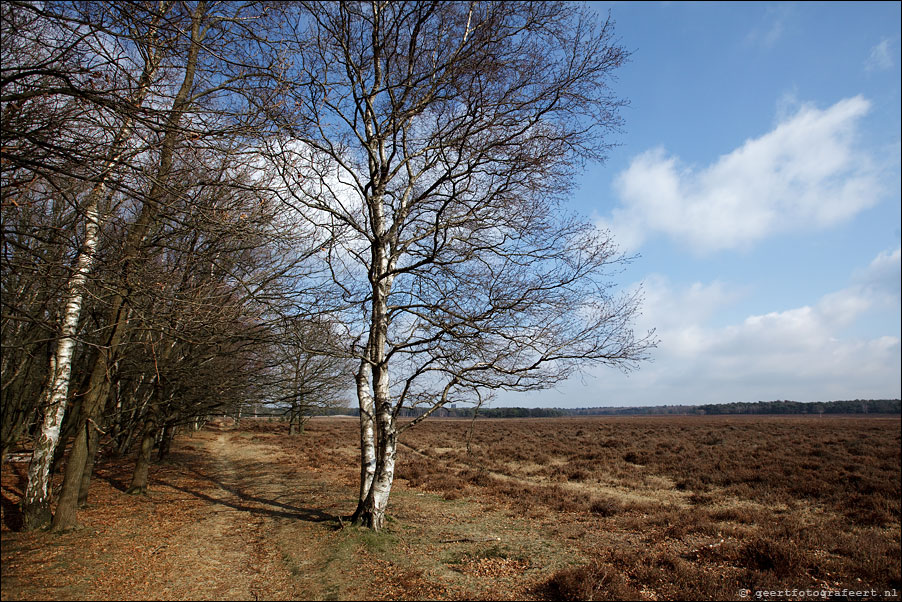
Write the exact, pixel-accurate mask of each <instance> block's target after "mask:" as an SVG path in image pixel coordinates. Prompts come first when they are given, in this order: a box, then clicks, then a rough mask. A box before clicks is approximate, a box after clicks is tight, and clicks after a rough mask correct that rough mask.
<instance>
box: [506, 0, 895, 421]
mask: <svg viewBox="0 0 902 602" xmlns="http://www.w3.org/2000/svg"><path fill="white" fill-rule="evenodd" d="M591 6H592V8H594V9H595V10H597V11H598V12H599V14H601V15H604V14H606V13H607V11H608V10H609V9H610V11H611V15H612V17H613V19H614V20H615V21H616V33H617V36H618V37H619V39H620V41H621V44H622V45H623V46H624V47H626V48H627V49H629V50H631V51H632V57H631V61H630V62H629V64H627V65H626V66H624V67H622V68H621V69H620V70H619V73H618V79H617V81H616V82H615V83H614V89H615V91H616V92H617V93H618V94H619V95H621V96H623V97H626V98H628V99H629V100H630V106H629V107H628V108H627V109H625V110H624V111H623V117H624V118H625V122H626V123H625V128H624V131H623V132H622V133H621V134H620V135H619V136H617V138H616V139H615V140H614V141H616V142H618V143H619V146H618V147H616V148H615V149H613V150H612V152H611V153H610V155H609V159H608V161H607V163H606V164H605V165H603V166H589V167H588V168H587V171H586V173H585V174H584V176H583V177H582V178H581V179H580V180H579V183H578V184H579V185H578V190H576V191H575V192H574V195H573V199H572V206H573V209H574V210H576V211H578V212H580V213H582V214H583V215H585V216H586V217H587V218H589V219H591V220H593V221H595V222H596V223H598V224H599V225H600V226H602V227H606V228H610V230H611V232H612V234H613V235H614V237H615V239H616V240H617V242H618V243H619V244H620V245H621V247H622V248H623V249H624V250H626V251H628V252H631V253H638V254H639V255H640V258H639V259H638V260H637V261H635V262H634V263H633V264H632V265H631V266H630V267H629V269H628V270H627V271H626V273H625V274H623V275H622V276H621V283H622V286H623V287H624V288H632V287H637V286H641V287H642V289H643V291H644V295H645V302H644V305H643V315H642V317H641V320H640V322H639V324H637V327H638V329H639V330H643V331H644V330H645V329H647V328H656V329H657V334H658V336H659V338H660V341H661V342H660V345H659V347H658V349H656V350H655V351H654V352H653V357H654V359H653V361H652V362H650V363H646V364H643V365H642V367H641V368H640V369H639V370H638V371H635V372H632V373H630V374H629V375H623V374H621V373H620V372H617V371H616V370H613V369H594V368H593V369H590V370H589V372H588V374H587V375H585V377H584V378H575V379H572V380H570V381H568V382H567V383H565V384H563V385H560V386H558V387H557V388H556V389H553V390H549V391H544V392H539V393H530V394H516V395H515V394H501V395H499V397H498V399H497V400H496V401H495V402H494V405H520V406H558V407H575V406H598V405H658V404H692V403H712V402H713V403H716V402H732V401H758V400H772V399H794V400H798V401H815V400H831V399H854V398H887V397H893V398H898V397H900V235H902V233H900V209H899V205H900V195H902V192H900V113H902V105H900V80H902V78H900V3H898V2H888V3H867V2H856V3H832V2H831V3H813V2H803V3H798V4H795V3H779V4H768V3H758V2H755V3H725V4H719V3H709V2H703V3H661V4H658V3H645V2H642V3H629V2H628V3H603V2H598V3H592V4H591Z"/></svg>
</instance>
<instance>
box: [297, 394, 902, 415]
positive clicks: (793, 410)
mask: <svg viewBox="0 0 902 602" xmlns="http://www.w3.org/2000/svg"><path fill="white" fill-rule="evenodd" d="M310 411H311V413H310V415H313V416H341V415H352V416H356V415H357V414H358V412H359V410H358V409H357V408H350V407H334V406H333V407H322V408H311V410H310ZM422 413H423V411H422V410H419V409H417V408H409V409H407V410H405V411H404V412H403V413H402V414H401V416H402V417H405V418H415V417H417V416H420V415H422ZM475 413H476V418H477V419H478V418H563V417H567V416H652V415H654V416H658V415H673V416H704V415H709V416H710V415H732V414H761V415H770V414H900V413H902V401H900V400H899V399H851V400H839V401H810V402H802V401H788V400H785V401H784V400H778V401H758V402H730V403H715V404H702V405H658V406H598V407H585V408H524V407H503V408H501V407H499V408H487V407H481V408H479V409H478V411H476V412H475ZM434 415H435V416H436V417H440V418H473V415H474V408H458V407H445V408H442V410H441V411H440V412H437V413H435V414H434Z"/></svg>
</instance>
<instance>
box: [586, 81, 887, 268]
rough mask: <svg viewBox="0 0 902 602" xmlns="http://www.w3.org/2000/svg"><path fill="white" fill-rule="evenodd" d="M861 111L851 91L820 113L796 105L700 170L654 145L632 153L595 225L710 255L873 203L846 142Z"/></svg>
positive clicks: (857, 155) (871, 186)
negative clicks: (614, 203)
mask: <svg viewBox="0 0 902 602" xmlns="http://www.w3.org/2000/svg"><path fill="white" fill-rule="evenodd" d="M869 108H870V103H869V102H868V101H867V100H865V99H864V98H862V97H860V96H856V97H854V98H849V99H846V100H842V101H840V102H838V103H836V104H835V105H833V106H832V107H830V108H828V109H825V110H820V109H817V108H814V107H812V106H802V107H801V108H800V109H799V110H798V111H797V112H796V113H795V114H793V115H792V116H790V117H788V118H786V119H784V120H783V121H782V122H780V123H779V124H778V125H777V126H776V127H775V128H774V129H773V130H772V131H770V132H768V133H767V134H764V135H763V136H761V137H759V138H755V139H751V140H747V141H746V142H744V143H743V144H742V145H741V146H739V147H738V148H736V149H735V150H733V151H732V152H730V153H729V154H726V155H723V156H721V157H720V158H718V159H717V160H716V161H715V162H713V163H712V164H710V165H707V166H703V167H701V168H695V167H692V166H685V165H683V164H682V163H681V162H680V160H679V158H678V157H676V156H674V155H670V154H669V153H668V152H667V151H666V150H665V149H663V148H658V149H654V150H650V151H647V152H645V153H642V154H640V155H638V156H637V157H635V158H634V159H633V160H632V162H631V164H630V165H629V167H628V168H627V169H625V170H624V171H623V172H621V173H620V174H619V175H618V177H617V179H616V182H615V188H616V191H617V194H618V196H619V199H620V205H619V206H618V207H617V208H615V209H614V211H613V212H612V214H611V216H610V217H609V218H605V219H603V220H601V221H602V223H601V224H600V225H602V226H603V227H609V228H611V229H612V231H613V232H614V233H615V234H616V235H617V238H618V241H619V242H620V243H621V244H622V245H623V246H624V247H626V248H631V249H635V248H637V247H638V246H639V245H640V244H641V243H642V242H643V241H644V240H645V238H646V237H648V236H650V235H653V234H655V233H661V234H665V235H667V236H670V237H672V238H673V239H676V240H678V241H680V242H682V243H684V244H687V245H689V246H691V247H692V248H694V249H695V250H696V251H698V252H710V251H717V250H722V249H732V248H745V247H749V246H751V245H752V244H754V243H756V242H758V241H760V240H762V239H764V238H766V237H768V236H771V235H773V234H776V233H780V232H790V231H795V230H804V229H810V228H826V227H829V226H832V225H835V224H837V223H840V222H842V221H844V220H847V219H849V218H851V217H852V216H854V215H855V214H857V213H859V212H860V211H862V210H864V209H866V208H868V207H871V206H873V205H874V204H876V203H877V202H878V201H879V200H880V194H881V186H880V184H879V178H878V171H877V169H876V168H875V167H874V166H873V164H872V161H871V160H870V158H869V156H868V155H867V154H866V153H864V152H862V151H861V150H860V149H857V148H856V147H855V138H856V132H857V125H858V121H859V120H860V119H861V118H862V117H863V116H864V115H865V114H866V113H867V112H868V110H869Z"/></svg>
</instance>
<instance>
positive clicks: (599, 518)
mask: <svg viewBox="0 0 902 602" xmlns="http://www.w3.org/2000/svg"><path fill="white" fill-rule="evenodd" d="M469 428H470V424H469V423H468V422H464V421H457V422H456V421H447V420H446V421H441V422H432V423H428V422H427V423H424V424H423V425H420V426H419V427H417V429H414V430H412V431H410V432H409V434H408V435H407V436H406V438H405V440H404V443H405V444H406V445H407V446H409V447H410V448H413V450H416V451H414V452H413V453H411V450H409V449H406V450H404V452H406V453H404V454H403V458H402V461H401V463H400V466H399V472H398V476H399V477H402V478H405V479H408V480H409V481H410V484H411V485H414V486H417V487H420V488H423V489H426V490H431V491H436V492H439V493H442V494H443V495H452V496H455V497H457V496H476V497H479V496H490V497H494V498H496V499H498V500H502V501H503V502H504V503H505V504H508V505H509V506H510V507H511V508H512V509H513V511H514V512H516V513H520V514H522V515H524V516H527V517H528V516H538V515H541V514H543V513H547V512H549V511H552V512H557V513H560V514H561V515H562V518H561V527H560V532H561V535H563V536H565V537H572V538H574V539H576V540H578V541H579V543H580V547H581V549H582V550H583V552H584V554H585V556H586V557H587V558H589V559H590V561H589V562H588V564H583V565H579V566H575V567H572V568H569V569H566V570H562V571H560V572H558V573H557V574H555V575H553V576H552V577H551V578H550V579H549V580H548V582H547V583H546V589H545V590H544V595H546V596H548V597H552V598H562V599H637V598H644V599H736V598H737V596H738V592H739V591H740V590H741V589H743V588H747V589H751V590H756V589H787V588H789V589H793V588H801V589H804V588H815V589H818V590H837V589H838V590H842V589H844V588H847V589H857V590H864V589H875V590H879V591H880V593H881V596H880V597H881V598H882V595H883V593H884V591H885V590H895V596H896V597H898V593H899V590H900V589H902V583H900V568H899V567H900V545H899V538H900V528H899V525H900V493H902V492H900V421H899V419H898V418H848V417H641V418H580V419H553V420H549V419H542V420H486V421H478V422H477V423H476V426H475V431H474V432H473V433H472V437H471V446H470V452H469V453H468V452H467V450H466V445H465V442H466V440H467V436H468V432H467V431H468V429H469Z"/></svg>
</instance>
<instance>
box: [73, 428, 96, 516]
mask: <svg viewBox="0 0 902 602" xmlns="http://www.w3.org/2000/svg"><path fill="white" fill-rule="evenodd" d="M99 447H100V433H99V432H98V431H97V429H96V428H95V427H94V425H93V424H90V425H88V457H87V459H86V460H85V470H84V472H83V473H82V476H81V487H80V488H79V491H78V507H79V508H84V507H85V506H87V505H88V492H89V490H90V488H91V475H92V473H93V472H94V461H95V460H96V458H97V450H98V448H99Z"/></svg>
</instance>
